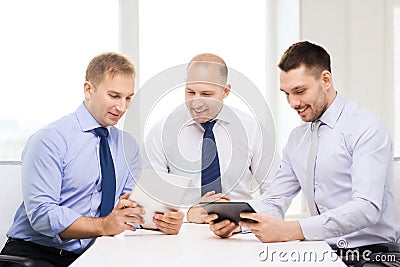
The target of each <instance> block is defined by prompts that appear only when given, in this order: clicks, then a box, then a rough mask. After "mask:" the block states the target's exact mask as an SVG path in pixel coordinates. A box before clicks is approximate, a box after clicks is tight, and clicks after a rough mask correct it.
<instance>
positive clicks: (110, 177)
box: [94, 127, 115, 217]
mask: <svg viewBox="0 0 400 267" xmlns="http://www.w3.org/2000/svg"><path fill="white" fill-rule="evenodd" d="M94 131H95V132H96V134H97V135H98V136H100V148H99V152H100V167H101V191H102V194H101V204H100V217H105V216H107V215H108V214H109V213H110V212H111V211H112V210H113V208H114V201H115V169H114V162H113V159H112V156H111V151H110V147H109V146H108V141H107V137H108V130H107V128H104V127H99V128H96V129H94Z"/></svg>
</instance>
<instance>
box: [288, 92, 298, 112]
mask: <svg viewBox="0 0 400 267" xmlns="http://www.w3.org/2000/svg"><path fill="white" fill-rule="evenodd" d="M287 101H288V103H289V105H290V107H291V108H294V109H295V108H298V107H300V100H299V99H298V98H297V97H295V96H293V95H288V96H287Z"/></svg>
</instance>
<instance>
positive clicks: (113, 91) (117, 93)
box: [108, 90, 135, 96]
mask: <svg viewBox="0 0 400 267" xmlns="http://www.w3.org/2000/svg"><path fill="white" fill-rule="evenodd" d="M108 93H111V94H116V95H121V93H120V92H117V91H115V90H109V91H108ZM134 94H135V93H134V92H133V93H132V94H129V95H128V96H133V95H134Z"/></svg>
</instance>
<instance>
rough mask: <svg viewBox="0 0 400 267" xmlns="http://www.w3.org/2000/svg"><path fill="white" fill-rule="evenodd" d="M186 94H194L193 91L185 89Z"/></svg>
mask: <svg viewBox="0 0 400 267" xmlns="http://www.w3.org/2000/svg"><path fill="white" fill-rule="evenodd" d="M186 94H188V95H194V92H192V91H186Z"/></svg>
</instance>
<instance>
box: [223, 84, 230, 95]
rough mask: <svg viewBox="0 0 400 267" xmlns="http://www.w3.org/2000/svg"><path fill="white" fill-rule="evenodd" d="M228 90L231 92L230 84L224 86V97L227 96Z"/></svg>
mask: <svg viewBox="0 0 400 267" xmlns="http://www.w3.org/2000/svg"><path fill="white" fill-rule="evenodd" d="M230 92H231V85H230V84H227V85H225V87H224V98H225V97H227V96H228V95H229V93H230Z"/></svg>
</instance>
